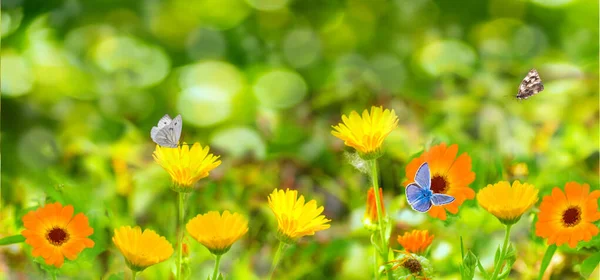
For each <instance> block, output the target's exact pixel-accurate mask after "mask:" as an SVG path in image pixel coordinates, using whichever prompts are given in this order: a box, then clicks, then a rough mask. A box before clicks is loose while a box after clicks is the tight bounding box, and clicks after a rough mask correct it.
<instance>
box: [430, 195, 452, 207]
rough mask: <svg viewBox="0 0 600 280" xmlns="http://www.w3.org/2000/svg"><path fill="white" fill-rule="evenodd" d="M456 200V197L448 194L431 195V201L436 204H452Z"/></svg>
mask: <svg viewBox="0 0 600 280" xmlns="http://www.w3.org/2000/svg"><path fill="white" fill-rule="evenodd" d="M453 201H454V197H453V196H451V195H447V194H441V193H434V194H433V195H432V196H431V203H433V205H435V206H440V205H446V204H450V203H452V202H453Z"/></svg>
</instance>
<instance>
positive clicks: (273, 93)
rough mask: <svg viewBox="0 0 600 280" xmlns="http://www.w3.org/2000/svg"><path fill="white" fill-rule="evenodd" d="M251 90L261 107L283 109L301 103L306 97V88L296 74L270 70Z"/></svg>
mask: <svg viewBox="0 0 600 280" xmlns="http://www.w3.org/2000/svg"><path fill="white" fill-rule="evenodd" d="M253 90H254V94H255V95H256V97H257V98H258V100H259V101H260V104H261V105H263V106H265V107H267V108H272V109H284V108H289V107H292V106H294V105H296V104H298V103H299V102H300V101H302V99H303V98H304V96H306V91H307V86H306V83H305V82H304V79H302V77H301V76H300V75H298V74H297V73H296V72H292V71H289V70H271V71H268V72H266V73H264V74H262V75H261V76H260V77H259V78H258V79H257V80H256V82H255V83H254V87H253Z"/></svg>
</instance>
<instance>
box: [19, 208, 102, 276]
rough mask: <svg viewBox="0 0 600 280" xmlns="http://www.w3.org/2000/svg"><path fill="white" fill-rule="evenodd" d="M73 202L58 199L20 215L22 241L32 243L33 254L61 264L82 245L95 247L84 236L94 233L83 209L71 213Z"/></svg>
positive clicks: (75, 256) (58, 265)
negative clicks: (64, 202)
mask: <svg viewBox="0 0 600 280" xmlns="http://www.w3.org/2000/svg"><path fill="white" fill-rule="evenodd" d="M73 211H74V209H73V206H71V205H67V206H65V207H63V206H62V205H61V204H60V203H59V202H56V203H50V204H46V206H43V207H40V208H38V209H37V210H35V211H29V213H27V214H25V216H23V225H24V226H25V230H23V231H22V232H21V234H22V235H23V236H24V237H25V243H27V244H29V245H31V247H33V251H32V253H31V254H32V255H33V256H34V257H39V256H42V257H43V258H44V260H45V261H46V264H48V265H54V266H55V267H58V268H60V267H61V266H62V265H63V263H64V262H65V257H67V258H68V259H69V260H74V259H76V258H77V255H78V254H79V253H80V252H81V251H83V249H84V248H92V247H94V241H92V240H91V239H89V238H87V237H88V236H90V235H92V233H94V229H93V228H91V227H90V226H89V223H88V219H87V217H86V216H85V215H84V214H83V213H79V214H77V215H75V216H73Z"/></svg>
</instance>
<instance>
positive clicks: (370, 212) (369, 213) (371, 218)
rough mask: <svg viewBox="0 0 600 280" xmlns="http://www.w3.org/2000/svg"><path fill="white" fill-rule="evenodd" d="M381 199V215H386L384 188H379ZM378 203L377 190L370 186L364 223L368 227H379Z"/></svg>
mask: <svg viewBox="0 0 600 280" xmlns="http://www.w3.org/2000/svg"><path fill="white" fill-rule="evenodd" d="M379 198H380V199H379V201H381V215H382V216H385V207H384V205H383V190H382V189H381V188H379ZM377 218H378V216H377V203H376V201H375V191H374V190H373V188H369V191H368V192H367V210H366V211H365V217H364V218H363V224H364V225H365V227H366V228H367V229H371V230H374V229H376V228H377Z"/></svg>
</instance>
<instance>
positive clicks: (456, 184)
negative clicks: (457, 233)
mask: <svg viewBox="0 0 600 280" xmlns="http://www.w3.org/2000/svg"><path fill="white" fill-rule="evenodd" d="M457 153H458V145H456V144H454V145H450V146H449V147H447V146H446V144H444V143H442V144H439V145H436V146H433V147H431V149H429V150H428V151H426V152H424V153H423V154H421V156H419V157H418V158H415V159H413V160H412V161H411V162H410V163H409V164H408V165H407V166H406V177H407V179H406V181H404V183H403V185H404V186H407V185H408V184H410V183H411V182H413V181H414V178H415V174H416V173H417V170H418V169H419V167H420V166H421V165H422V164H423V163H424V162H427V163H428V164H429V169H430V172H431V191H432V192H433V193H442V194H447V195H451V196H453V197H454V198H455V200H454V201H453V202H452V203H450V204H446V205H442V206H432V207H431V209H429V212H427V213H428V214H429V215H430V216H431V217H434V218H438V219H440V220H446V210H448V211H449V212H450V213H452V214H456V213H458V207H459V206H460V205H462V204H463V202H465V200H467V199H473V198H475V192H474V191H473V189H471V188H470V187H469V184H471V183H473V181H474V180H475V173H474V172H473V171H471V157H469V155H468V154H467V153H462V154H461V155H460V156H458V157H456V155H457Z"/></svg>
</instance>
